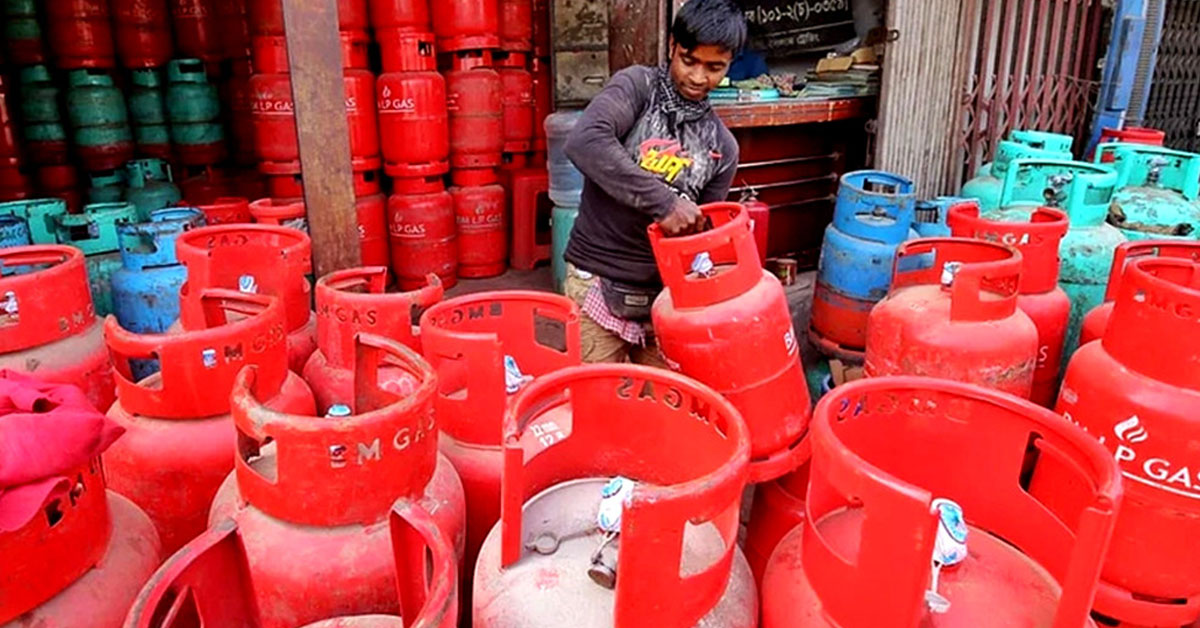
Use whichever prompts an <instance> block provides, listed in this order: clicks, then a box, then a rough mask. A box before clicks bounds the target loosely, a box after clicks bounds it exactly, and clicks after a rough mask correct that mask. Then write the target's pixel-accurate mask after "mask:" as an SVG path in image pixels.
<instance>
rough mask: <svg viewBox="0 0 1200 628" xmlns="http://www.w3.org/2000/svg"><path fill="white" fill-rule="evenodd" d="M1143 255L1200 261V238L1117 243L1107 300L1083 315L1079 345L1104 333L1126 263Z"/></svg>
mask: <svg viewBox="0 0 1200 628" xmlns="http://www.w3.org/2000/svg"><path fill="white" fill-rule="evenodd" d="M1142 257H1172V258H1180V259H1187V260H1191V261H1193V262H1200V242H1188V241H1185V240H1132V241H1129V242H1126V243H1124V244H1122V245H1120V246H1118V247H1117V250H1116V252H1115V253H1114V254H1113V263H1112V270H1111V271H1109V274H1108V289H1107V291H1106V292H1105V294H1104V303H1102V304H1100V305H1098V306H1096V307H1095V308H1094V309H1093V310H1092V311H1091V312H1088V313H1087V315H1086V316H1084V317H1083V326H1082V327H1081V328H1080V332H1079V346H1081V347H1082V346H1083V345H1086V344H1087V343H1089V342H1091V341H1093V340H1099V339H1101V338H1103V337H1104V330H1105V329H1106V328H1107V327H1108V319H1109V318H1112V310H1113V301H1114V300H1115V299H1116V298H1117V291H1118V290H1120V288H1121V275H1122V274H1123V273H1124V272H1125V265H1126V264H1127V263H1129V262H1131V261H1133V260H1135V259H1139V258H1142Z"/></svg>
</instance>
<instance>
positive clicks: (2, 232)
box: [0, 214, 33, 248]
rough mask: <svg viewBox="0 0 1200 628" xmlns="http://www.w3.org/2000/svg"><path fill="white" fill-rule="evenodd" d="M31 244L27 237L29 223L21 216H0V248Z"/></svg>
mask: <svg viewBox="0 0 1200 628" xmlns="http://www.w3.org/2000/svg"><path fill="white" fill-rule="evenodd" d="M30 244H33V241H32V240H31V239H30V237H29V221H27V220H25V219H24V218H22V217H21V216H14V215H11V214H10V215H7V216H0V248H7V247H10V246H28V245H30Z"/></svg>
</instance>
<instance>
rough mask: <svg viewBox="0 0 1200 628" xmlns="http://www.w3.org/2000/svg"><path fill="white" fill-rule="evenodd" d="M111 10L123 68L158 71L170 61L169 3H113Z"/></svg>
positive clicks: (148, 0) (160, 0) (126, 0)
mask: <svg viewBox="0 0 1200 628" xmlns="http://www.w3.org/2000/svg"><path fill="white" fill-rule="evenodd" d="M110 7H111V9H112V14H113V26H114V28H115V29H116V37H117V40H116V42H117V43H116V45H117V56H119V57H120V58H121V65H124V66H125V67H127V68H157V67H160V66H163V65H166V63H167V61H170V60H171V52H172V47H171V19H170V15H169V14H168V13H167V0H111V5H110ZM180 56H184V57H187V56H191V55H188V54H181V55H180Z"/></svg>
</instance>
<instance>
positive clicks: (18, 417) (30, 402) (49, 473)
mask: <svg viewBox="0 0 1200 628" xmlns="http://www.w3.org/2000/svg"><path fill="white" fill-rule="evenodd" d="M124 431H125V429H124V428H122V427H121V426H119V425H117V424H116V423H113V422H112V421H111V420H109V418H108V417H106V416H104V415H103V414H101V413H100V412H99V411H97V410H96V408H95V407H94V406H92V404H91V403H90V402H88V400H87V397H85V396H84V394H83V391H81V390H79V389H78V388H76V387H75V386H70V385H65V384H49V383H46V382H43V381H41V380H39V379H36V378H33V377H30V376H28V375H24V374H20V373H16V372H14V371H8V370H0V532H8V531H11V530H16V529H19V528H21V527H22V526H24V525H25V524H26V523H28V522H29V520H30V519H31V518H32V517H33V516H34V515H35V514H36V513H37V511H38V510H39V509H40V508H41V507H42V505H43V504H44V503H46V500H47V499H48V498H50V497H51V496H52V495H54V494H56V493H65V492H66V491H68V490H70V487H71V482H70V481H69V479H68V478H67V477H66V476H65V475H64V474H67V473H70V472H72V471H74V470H75V469H78V468H79V467H80V466H81V465H83V464H84V463H86V462H87V461H88V460H90V459H92V458H95V457H97V456H99V455H100V453H101V452H103V451H104V450H105V449H107V448H108V446H109V445H111V444H112V443H113V441H115V440H117V438H118V437H119V436H120V435H121V434H122V433H124Z"/></svg>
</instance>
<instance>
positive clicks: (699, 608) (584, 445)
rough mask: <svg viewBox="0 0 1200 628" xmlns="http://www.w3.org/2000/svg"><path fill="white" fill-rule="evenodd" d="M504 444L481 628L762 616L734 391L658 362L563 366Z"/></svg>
mask: <svg viewBox="0 0 1200 628" xmlns="http://www.w3.org/2000/svg"><path fill="white" fill-rule="evenodd" d="M503 442H504V450H503V456H504V458H503V459H504V481H503V483H502V485H501V492H500V500H501V501H500V504H501V506H500V510H501V515H500V522H499V523H498V524H497V525H496V526H495V527H494V528H492V531H491V532H490V533H489V534H488V537H487V540H486V541H484V544H483V548H482V549H481V550H480V552H479V561H478V563H477V564H476V566H475V587H474V604H473V606H472V611H473V619H474V625H475V626H476V627H478V628H486V627H492V626H495V627H502V626H504V627H506V626H522V627H523V628H552V627H554V628H557V627H559V626H562V625H563V623H564V618H568V617H569V618H570V620H567V621H570V622H571V623H574V624H577V625H581V626H614V627H616V628H632V627H634V626H678V627H681V628H682V627H688V626H697V627H699V626H704V627H706V628H718V627H719V628H735V627H736V628H752V627H756V626H758V599H757V598H758V595H757V592H756V590H755V587H754V578H753V577H752V576H751V575H750V568H749V566H748V565H747V564H746V559H745V558H744V557H743V556H742V552H741V550H740V549H738V547H737V534H738V510H739V506H740V504H741V501H742V491H743V489H745V487H746V482H747V480H748V478H749V469H748V466H749V459H750V437H749V434H748V430H747V429H746V426H745V423H743V422H742V420H741V417H740V415H739V414H738V411H737V409H736V408H734V407H733V405H732V404H731V403H729V402H728V401H726V400H725V399H724V398H723V397H722V396H721V395H719V394H717V393H716V392H715V391H713V390H712V389H710V388H708V387H707V386H704V385H703V384H700V383H698V382H696V381H694V380H690V379H688V378H686V377H683V376H682V375H678V374H676V373H672V372H670V371H666V370H662V369H655V368H650V367H644V366H635V365H625V364H604V365H599V364H597V365H590V366H581V367H574V368H570V369H564V370H561V371H558V372H556V373H551V374H550V375H547V376H545V377H543V378H540V379H539V380H537V381H535V382H533V383H532V384H531V385H530V386H529V388H527V389H526V390H525V391H523V392H522V393H521V394H520V395H519V396H518V397H517V398H516V399H515V400H514V401H513V402H512V403H510V404H509V406H508V410H507V411H506V412H505V415H504V433H503ZM664 443H671V445H670V446H666V447H664V446H663V444H664ZM680 451H686V452H688V454H687V455H682V456H681V455H679V452H680ZM614 476H615V477H614ZM649 583H653V584H649Z"/></svg>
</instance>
